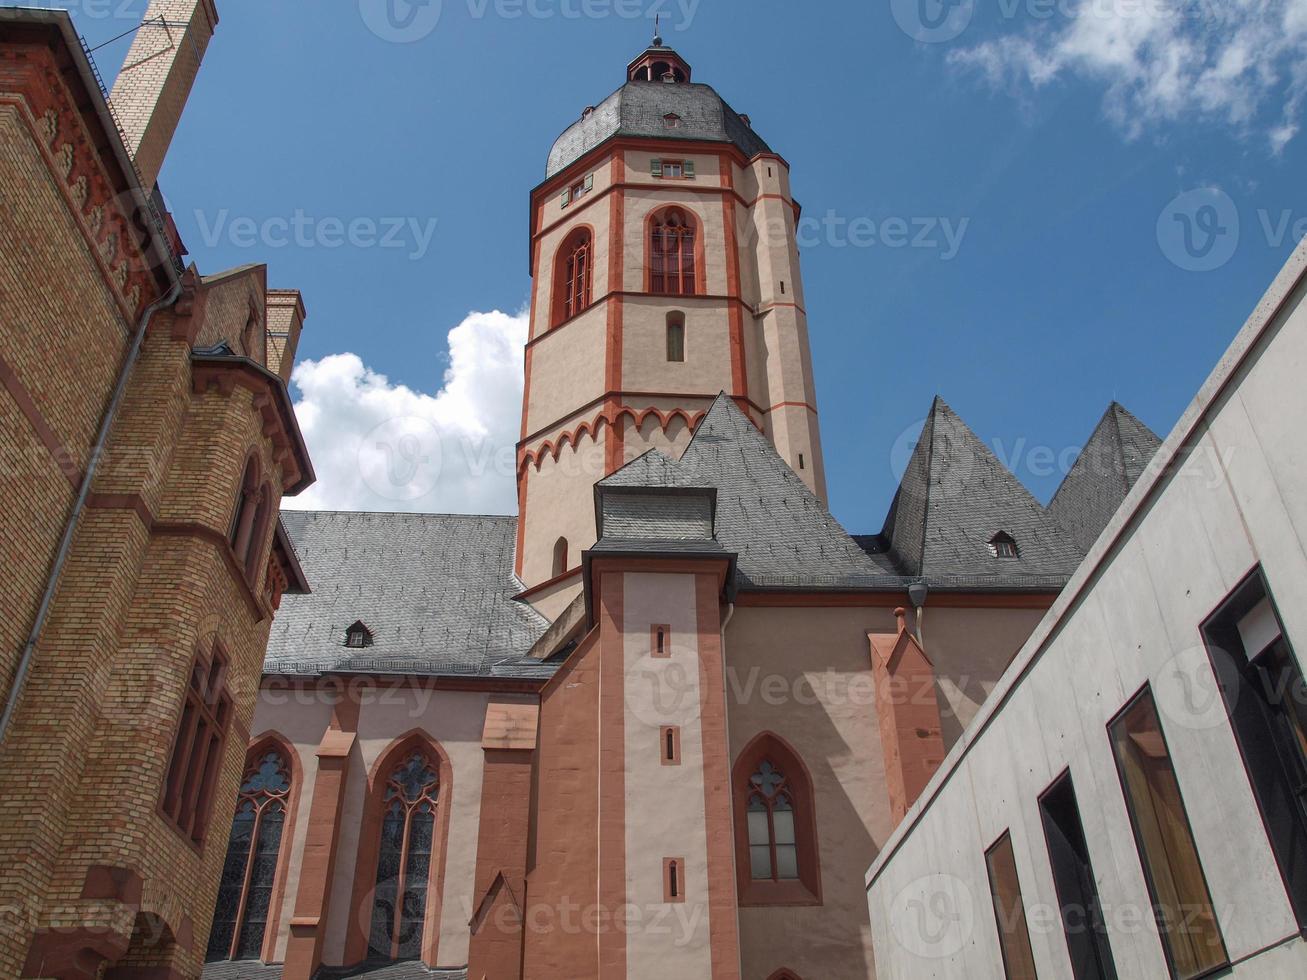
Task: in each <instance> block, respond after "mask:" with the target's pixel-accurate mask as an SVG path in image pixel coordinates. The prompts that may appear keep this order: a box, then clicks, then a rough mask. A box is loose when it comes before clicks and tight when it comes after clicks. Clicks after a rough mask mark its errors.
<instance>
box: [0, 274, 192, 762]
mask: <svg viewBox="0 0 1307 980" xmlns="http://www.w3.org/2000/svg"><path fill="white" fill-rule="evenodd" d="M181 291H182V284H181V281H180V280H178V279H176V278H175V277H174V278H173V284H172V286H171V287H170V288H169V290H168V293H167V295H166V296H164V297H163V298H162V299H159V300H156V301H155V302H153V303H151V304H150V305H149V306H148V307H146V309H145V312H144V313H142V314H141V319H140V322H139V323H138V324H137V325H136V335H135V336H134V337H133V338H132V346H131V348H130V349H129V350H128V351H127V358H126V360H125V361H124V362H123V366H122V369H121V370H120V371H119V372H118V381H117V383H116V384H115V385H114V389H113V396H112V397H111V398H110V399H109V407H108V408H106V409H105V412H104V417H103V418H102V419H101V420H100V430H99V432H97V433H96V436H95V445H94V446H92V447H91V457H90V459H89V460H87V463H86V473H85V474H84V475H83V477H82V485H81V487H80V488H79V489H78V491H77V500H76V501H75V502H74V503H73V510H72V513H71V514H69V515H68V523H67V524H65V525H64V533H63V537H62V538H60V540H59V550H58V551H57V552H56V553H55V557H54V565H53V566H52V567H51V569H50V577H49V579H48V580H47V581H46V584H45V592H44V594H42V596H41V605H40V608H38V609H37V611H36V622H35V623H33V624H32V632H31V634H30V635H29V636H28V637H27V643H26V644H25V645H24V647H23V654H22V656H21V657H20V658H19V660H18V670H17V672H16V673H15V674H14V682H13V686H12V687H10V689H9V699H8V701H7V702H6V703H5V712H4V715H3V716H0V744H2V743H3V742H4V740H5V738H6V736H7V735H8V734H9V723H10V721H12V720H13V716H14V712H15V711H16V710H17V708H18V701H19V698H20V697H21V696H22V692H23V686H24V684H25V683H26V681H27V675H28V673H30V672H31V669H32V655H33V654H34V653H35V652H36V643H37V640H38V639H39V638H40V636H41V630H42V629H44V628H45V621H46V619H47V618H48V616H49V615H50V605H51V603H52V602H53V601H54V594H55V591H56V590H57V589H58V587H59V577H60V576H61V575H62V574H63V568H64V563H65V562H67V560H68V553H69V552H70V551H71V550H72V545H73V535H74V533H76V531H77V523H78V521H79V520H80V519H81V516H82V512H83V511H84V510H85V509H86V498H87V497H89V496H90V495H91V484H92V483H93V482H94V480H95V474H96V471H97V470H98V469H99V466H100V458H101V457H102V456H103V455H104V450H105V447H106V446H107V445H108V444H109V436H110V435H111V434H112V432H113V423H114V421H115V419H116V418H117V415H118V409H119V407H120V405H121V404H122V400H123V395H124V394H125V393H126V391H127V383H128V382H129V381H130V380H131V376H132V369H133V368H134V367H135V366H136V361H137V358H138V357H139V356H140V353H141V346H142V344H144V342H145V331H146V329H147V328H148V327H149V325H150V320H151V319H153V317H154V314H155V313H157V312H158V311H159V310H161V309H163V308H164V307H165V306H171V305H172V304H173V303H175V302H176V301H177V297H178V296H180V295H181Z"/></svg>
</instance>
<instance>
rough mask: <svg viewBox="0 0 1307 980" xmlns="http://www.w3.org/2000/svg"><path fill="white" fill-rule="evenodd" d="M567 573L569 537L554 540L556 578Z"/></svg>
mask: <svg viewBox="0 0 1307 980" xmlns="http://www.w3.org/2000/svg"><path fill="white" fill-rule="evenodd" d="M566 573H567V538H559V539H558V540H557V541H555V542H554V574H553V577H554V578H558V576H560V575H564V574H566Z"/></svg>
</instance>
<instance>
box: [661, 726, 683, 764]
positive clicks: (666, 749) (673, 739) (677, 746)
mask: <svg viewBox="0 0 1307 980" xmlns="http://www.w3.org/2000/svg"><path fill="white" fill-rule="evenodd" d="M659 751H660V752H661V753H662V763H663V765H665V766H679V765H680V764H681V730H680V729H679V728H677V727H676V726H675V725H665V726H663V729H662V738H661V739H660V740H659Z"/></svg>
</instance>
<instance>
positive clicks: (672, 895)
mask: <svg viewBox="0 0 1307 980" xmlns="http://www.w3.org/2000/svg"><path fill="white" fill-rule="evenodd" d="M663 901H664V902H684V901H685V859H684V858H663Z"/></svg>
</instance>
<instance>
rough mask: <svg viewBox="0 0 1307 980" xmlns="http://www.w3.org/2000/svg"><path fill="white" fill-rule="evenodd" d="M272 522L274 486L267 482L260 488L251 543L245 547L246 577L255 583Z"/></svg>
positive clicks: (255, 507) (251, 582)
mask: <svg viewBox="0 0 1307 980" xmlns="http://www.w3.org/2000/svg"><path fill="white" fill-rule="evenodd" d="M271 523H272V488H271V487H270V486H269V485H268V484H267V483H265V484H264V485H263V486H262V487H261V488H260V489H259V493H258V496H257V498H256V503H255V506H254V520H253V522H252V528H253V530H252V532H251V534H250V540H249V543H248V544H247V545H246V548H245V559H244V564H245V577H246V578H248V579H249V580H250V584H251V585H253V584H254V579H255V577H256V575H257V573H258V568H259V559H260V558H261V557H262V556H263V551H264V547H265V546H266V545H267V543H268V528H269V526H270V525H271Z"/></svg>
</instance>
